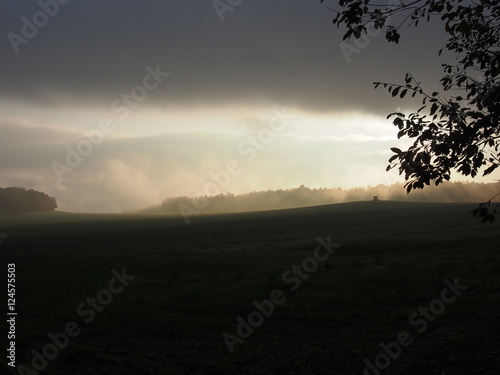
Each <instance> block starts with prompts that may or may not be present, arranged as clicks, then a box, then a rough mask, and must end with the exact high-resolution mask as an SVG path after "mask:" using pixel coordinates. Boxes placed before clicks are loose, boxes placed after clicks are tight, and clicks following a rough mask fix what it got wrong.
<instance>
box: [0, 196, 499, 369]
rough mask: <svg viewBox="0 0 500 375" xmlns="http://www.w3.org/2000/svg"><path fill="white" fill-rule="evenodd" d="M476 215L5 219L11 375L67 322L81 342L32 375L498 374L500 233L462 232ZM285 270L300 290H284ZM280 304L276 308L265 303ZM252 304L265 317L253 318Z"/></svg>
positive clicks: (323, 210)
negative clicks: (12, 302) (120, 280)
mask: <svg viewBox="0 0 500 375" xmlns="http://www.w3.org/2000/svg"><path fill="white" fill-rule="evenodd" d="M475 207H476V205H474V204H420V203H401V202H354V203H345V204H338V205H329V206H319V207H312V208H303V209H295V210H283V211H273V212H257V213H248V214H233V215H215V216H195V217H192V223H191V224H190V225H186V224H185V223H184V220H183V219H182V218H178V217H161V216H157V217H153V216H137V215H84V214H69V213H61V212H55V213H51V214H24V215H9V216H0V232H3V233H8V234H9V237H8V238H6V239H5V240H2V242H1V243H0V260H1V262H0V264H1V267H2V275H3V276H2V277H1V280H3V281H2V282H3V283H5V284H7V281H6V279H7V264H9V263H15V269H16V310H17V312H18V316H17V317H16V350H17V357H16V363H17V364H18V365H20V364H23V365H25V366H26V368H27V367H30V368H32V360H33V358H34V356H35V354H34V353H33V352H32V350H36V351H37V352H38V353H43V351H44V347H45V348H46V351H47V350H48V352H47V353H49V356H50V354H52V352H50V348H49V349H47V345H48V344H51V343H52V341H51V339H50V338H49V336H48V334H49V333H52V334H54V335H56V334H57V333H58V332H62V331H64V330H65V326H66V325H67V323H68V322H74V325H73V328H75V326H76V327H77V329H78V334H76V333H75V332H76V331H77V329H76V328H75V329H74V330H73V331H72V332H73V333H75V334H74V337H69V336H68V339H67V340H66V341H67V342H65V343H64V344H65V345H62V344H61V342H62V341H61V342H59V343H60V344H61V345H62V346H63V348H60V349H57V348H56V350H57V353H56V354H54V356H55V358H54V359H50V360H47V364H46V366H43V367H45V371H42V372H41V373H46V374H55V375H59V374H89V375H90V374H95V375H97V374H106V375H110V374H145V375H146V374H285V375H288V374H289V375H292V374H311V375H312V374H347V375H351V374H356V375H357V374H363V372H364V371H365V367H366V363H365V362H364V361H366V360H367V361H370V362H371V363H372V364H373V363H376V361H377V358H378V362H377V363H379V364H381V365H384V366H385V364H387V366H386V367H387V368H384V369H383V370H378V369H377V368H372V369H371V370H369V371H368V370H366V371H367V372H366V373H367V374H376V373H377V372H376V371H380V373H381V374H429V375H433V374H435V375H441V374H446V375H460V374H467V375H469V374H497V373H498V368H499V366H500V324H499V323H498V320H499V318H500V279H499V277H498V275H499V274H500V251H499V250H500V249H499V235H500V223H496V224H493V225H491V224H481V223H479V222H477V221H476V220H474V219H472V218H470V215H469V212H470V211H471V210H472V209H473V208H475ZM328 236H330V239H331V242H334V243H339V244H341V247H340V248H335V249H334V251H332V253H331V254H329V253H328V250H327V248H325V247H322V248H321V250H320V251H321V256H322V259H323V260H318V259H317V258H314V255H315V250H316V248H317V246H318V245H319V243H318V241H317V238H318V237H320V238H321V239H323V240H324V241H325V242H328V241H327V238H328ZM319 246H321V245H319ZM316 254H318V251H316ZM325 254H326V255H325ZM327 255H328V256H327ZM311 257H312V258H313V259H316V266H314V261H311V260H310V259H311ZM324 258H326V259H324ZM306 259H309V260H306ZM294 265H296V266H302V267H304V268H302V271H301V272H302V273H301V275H305V277H302V276H299V274H298V273H297V274H296V275H292V273H293V272H294V271H293V270H294V269H295V270H297V269H296V268H293V267H294ZM123 268H125V272H126V274H128V275H133V276H135V279H133V280H129V281H125V284H127V283H128V285H125V284H122V285H123V288H120V289H121V290H120V291H119V292H116V293H115V292H113V293H110V292H108V290H109V289H111V288H110V285H111V284H110V280H111V279H113V278H115V279H116V277H115V276H114V274H113V273H112V270H115V271H117V272H118V273H119V274H121V273H122V269H123ZM306 269H307V270H306ZM302 279H303V280H302ZM455 279H457V280H458V282H457V283H458V284H459V285H464V286H467V288H466V289H458V291H457V293H456V294H453V292H452V291H451V290H450V288H449V286H447V285H448V284H446V282H445V280H448V281H449V282H451V284H452V285H453V283H454V280H455ZM297 280H300V281H297ZM114 285H115V287H116V285H118V284H114ZM447 287H448V292H447V294H444V296H446V298H444V297H443V290H444V289H445V288H447ZM116 289H118V288H116ZM2 290H3V291H4V292H3V294H2V306H3V310H2V311H7V306H6V301H7V293H6V285H5V287H2ZM103 290H105V292H101V291H103ZM275 290H278V291H281V292H282V294H279V293H278V294H276V293H277V292H276V293H275V294H273V293H272V292H273V291H275ZM110 295H111V296H112V300H107V299H106V298H109V296H110ZM277 295H280V298H279V301H280V303H279V304H278V303H276V304H272V305H270V303H269V304H266V302H263V301H264V300H269V299H272V296H275V297H276V296H277ZM96 296H97V297H98V301H97V302H96V303H97V305H96V306H97V308H91V307H90V306H91V305H90V304H89V303H88V302H86V301H87V298H88V297H91V298H95V297H96ZM452 297H454V298H452ZM443 298H444V299H443ZM99 299H100V301H101V302H103V301H104V302H105V303H102V304H101V303H99ZM436 299H437V300H439V301H441V302H439V301H438V302H435V301H436ZM276 300H278V298H277V299H276ZM254 301H258V302H259V303H260V305H261V306H267V307H268V310H265V307H263V309H264V311H268V312H269V314H267V315H269V316H264V315H266V314H260V313H254V314H253V315H252V314H251V313H252V312H254V311H258V310H257V307H256V305H255V304H254V303H253V302H254ZM433 301H434V302H433ZM443 301H444V302H443ZM430 304H431V305H430ZM269 306H272V307H269ZM443 306H444V307H443ZM421 307H422V308H426V309H429V311H428V312H427V313H426V314H427V315H424V313H422V311H424V310H419V308H421ZM271 310H273V311H272V313H271ZM90 311H92V313H91V312H90ZM425 311H427V310H425ZM249 314H250V315H251V318H250V320H252V318H253V319H257V321H256V320H254V321H253V322H254V323H258V324H254V325H255V327H254V328H252V327H251V326H247V328H246V329H240V331H244V333H245V336H248V337H245V338H241V341H242V342H243V343H241V342H240V343H236V344H234V345H233V349H234V353H232V354H231V353H230V351H229V350H228V345H226V342H225V341H224V338H223V334H224V333H225V332H226V333H229V334H231V335H234V336H233V337H237V335H238V332H237V328H238V325H239V324H241V321H242V320H243V321H245V322H247V321H248V319H249ZM417 314H418V315H417ZM411 316H413V319H410V317H411ZM238 317H241V318H242V319H240V320H239V321H237V318H238ZM259 317H261V318H262V319H261V322H260V321H258V318H259ZM90 318H92V319H90ZM4 320H5V319H4ZM86 320H88V322H86ZM245 324H248V323H245ZM249 327H250V328H249ZM7 328H8V326H7V323H5V322H4V323H2V325H1V331H0V334H1V339H0V342H1V343H2V352H3V353H5V352H6V350H5V349H7V348H8V344H7ZM424 328H425V329H424ZM252 331H253V332H252ZM249 332H251V333H249ZM401 332H406V333H407V335H406V340H402V342H404V343H405V344H407V345H399V344H394V345H392V346H391V345H389V347H390V348H392V350H393V351H392V358H391V354H387V353H389V352H390V349H387V350H388V351H389V352H384V350H383V349H382V348H381V345H380V343H381V342H382V343H384V344H389V343H391V342H394V341H397V340H398V336H401ZM247 334H248V335H247ZM63 336H64V335H62V336H61V335H60V336H58V337H60V338H61V337H63ZM403 336H404V334H403ZM61 340H62V339H61ZM63 341H64V340H63ZM410 341H411V343H410ZM53 347H55V346H53ZM397 347H399V351H398V350H397V349H395V348H397ZM380 353H385V354H383V355H380ZM40 357H41V356H40ZM384 358H388V360H389V362H388V363H386V362H384ZM1 359H2V361H3V362H7V361H8V360H7V359H6V356H5V355H2V358H1ZM39 359H40V358H39ZM42 360H43V359H42ZM42 364H43V362H42ZM0 366H3V368H2V370H0V373H2V374H3V373H5V374H8V373H9V370H8V368H7V367H6V366H4V364H1V363H0ZM374 366H375V365H374ZM15 373H18V372H15ZM27 373H29V372H27ZM32 373H35V372H32Z"/></svg>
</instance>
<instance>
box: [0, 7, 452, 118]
mask: <svg viewBox="0 0 500 375" xmlns="http://www.w3.org/2000/svg"><path fill="white" fill-rule="evenodd" d="M53 1H55V0H42V1H41V3H43V4H47V3H52V2H53ZM61 2H63V3H67V4H64V5H63V4H59V9H58V12H57V14H55V15H54V16H53V17H48V22H47V24H46V25H45V26H43V27H40V28H39V30H38V32H37V34H36V35H34V36H33V37H32V38H27V40H28V42H27V43H26V44H19V45H17V48H18V49H19V52H18V53H15V52H14V48H13V46H12V43H11V41H10V40H9V37H8V34H9V33H11V32H12V33H15V34H17V35H20V36H22V27H23V25H24V24H25V21H24V20H25V19H27V20H29V21H31V20H33V16H34V15H35V14H36V13H37V12H39V11H40V9H41V6H40V2H37V1H25V2H23V3H21V4H20V3H19V2H18V1H14V0H7V1H4V2H3V3H2V5H0V25H1V26H0V36H1V37H2V39H1V42H0V49H1V51H2V59H1V60H0V95H1V96H3V97H8V98H15V99H18V100H22V101H25V102H31V103H35V104H51V105H56V106H57V105H58V103H59V105H62V104H61V103H60V102H59V101H60V100H61V98H64V105H67V104H68V102H69V103H71V104H72V105H82V106H84V105H88V104H95V105H101V106H107V105H109V103H110V101H112V100H113V99H115V98H116V97H118V96H119V95H120V94H122V93H127V92H129V91H130V89H131V88H133V87H134V86H135V85H137V84H139V83H140V82H141V80H142V78H143V76H144V74H145V71H144V69H145V67H146V66H148V65H149V66H155V65H156V64H159V65H160V66H161V68H162V70H164V71H167V72H170V73H171V75H170V76H169V78H168V82H167V83H166V84H163V85H162V86H161V87H160V88H159V89H158V90H157V91H155V94H154V95H153V96H154V97H153V96H152V97H151V99H148V104H150V105H155V106H157V107H167V106H168V105H186V106H189V105H199V104H207V105H224V104H228V103H232V102H233V103H249V104H252V103H258V104H265V105H268V104H269V103H274V104H282V105H292V106H293V105H296V106H299V107H301V108H304V109H311V110H320V111H329V110H333V111H344V110H359V111H371V112H379V113H386V112H387V110H389V111H390V110H392V109H394V107H396V106H398V105H400V103H399V102H397V101H391V100H389V97H388V96H387V94H386V93H384V92H382V91H381V90H378V91H374V90H373V89H372V85H371V83H372V82H373V81H375V80H379V79H380V80H390V81H398V82H400V81H402V79H403V77H404V74H405V73H406V72H408V71H411V72H414V73H415V74H416V75H417V76H418V77H419V78H421V79H422V80H425V79H428V78H430V80H431V81H432V79H433V78H434V79H435V78H436V77H438V75H437V74H439V73H440V64H439V61H438V60H436V59H435V58H434V57H435V56H437V51H438V49H439V48H440V47H441V46H442V40H443V39H442V38H441V37H440V35H441V34H439V32H438V31H436V30H437V28H436V27H434V26H431V27H430V28H427V29H425V30H424V29H421V30H418V31H419V32H417V33H411V32H410V33H409V34H408V35H406V36H405V35H403V38H402V42H401V45H398V46H395V45H388V44H387V43H386V42H385V40H384V37H383V35H382V34H380V35H378V36H376V37H373V38H372V39H371V40H370V41H369V43H368V44H367V46H366V48H362V49H361V53H359V54H352V55H351V56H350V57H351V58H352V62H351V63H348V62H347V61H346V58H345V56H344V54H343V53H342V51H341V49H340V48H339V44H340V43H341V41H342V30H339V29H337V28H336V27H335V26H334V25H332V24H331V18H332V13H331V12H330V11H329V10H328V9H327V8H326V7H325V6H324V5H322V4H321V3H320V1H319V0H307V1H305V0H293V1H291V0H287V1H277V0H276V1H269V0H265V1H264V0H253V1H243V2H241V4H240V5H238V6H236V7H235V8H234V9H233V11H232V12H226V13H225V14H224V18H225V19H224V21H221V20H220V18H219V16H218V14H217V12H216V11H215V9H214V6H213V3H212V1H199V0H197V1H195V0H182V1H180V0H178V1H168V2H167V1H153V0H149V1H148V0H146V1H130V0H124V1H102V0H99V1H97V0H86V1H78V0H72V1H69V0H65V1H62V0H61ZM223 2H225V1H223ZM23 17H26V18H25V19H23ZM41 20H42V21H43V17H42V18H41ZM10 35H11V39H12V34H10ZM429 35H432V37H431V38H429V37H428V36H429Z"/></svg>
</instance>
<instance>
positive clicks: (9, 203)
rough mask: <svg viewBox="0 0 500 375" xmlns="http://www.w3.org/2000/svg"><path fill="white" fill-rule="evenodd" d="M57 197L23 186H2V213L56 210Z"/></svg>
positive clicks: (0, 201)
mask: <svg viewBox="0 0 500 375" xmlns="http://www.w3.org/2000/svg"><path fill="white" fill-rule="evenodd" d="M56 208H57V203H56V199H55V198H54V197H49V196H48V195H47V194H45V193H42V192H39V191H36V190H31V189H30V190H26V189H25V188H21V187H8V188H0V213H15V212H41V211H54V210H55V209H56Z"/></svg>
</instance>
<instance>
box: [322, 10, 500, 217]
mask: <svg viewBox="0 0 500 375" xmlns="http://www.w3.org/2000/svg"><path fill="white" fill-rule="evenodd" d="M321 2H324V0H321ZM339 5H340V7H341V9H340V10H339V11H335V12H336V16H335V17H334V19H333V23H334V24H337V26H340V25H341V24H342V25H344V26H345V27H346V28H347V31H346V32H345V34H344V40H345V39H348V38H350V37H354V38H360V37H361V36H362V35H363V34H366V32H367V26H368V25H369V24H370V25H373V27H374V28H375V29H385V37H386V39H387V41H388V42H394V43H398V42H399V39H400V36H401V35H400V30H401V27H402V26H403V25H411V26H415V27H416V26H418V25H419V22H420V21H429V20H430V19H431V18H439V19H440V20H441V22H442V25H443V28H444V30H445V31H446V33H447V34H448V40H447V42H446V45H445V46H444V47H443V48H442V49H441V50H440V51H439V55H441V52H442V51H443V50H444V49H445V50H448V51H450V52H451V53H453V54H455V55H456V63H455V64H453V65H450V64H442V66H443V70H444V76H443V77H442V78H441V79H440V84H441V92H432V93H430V92H426V91H425V89H424V88H423V87H422V86H421V83H420V82H419V81H418V80H417V79H416V78H415V77H413V76H412V75H411V74H410V73H408V74H406V78H405V82H404V84H392V83H381V82H375V83H374V84H375V87H376V88H377V87H379V86H381V85H382V86H383V87H386V88H387V89H388V90H389V93H390V94H391V95H392V96H393V97H395V96H399V97H400V98H404V97H405V95H407V94H411V95H412V96H415V95H418V96H420V97H421V98H422V107H421V108H420V109H418V110H417V111H416V112H414V113H410V114H404V113H399V112H397V113H391V114H389V116H388V118H389V117H392V118H393V124H394V125H395V126H397V127H398V129H399V132H398V137H399V138H401V137H408V138H413V139H415V142H414V143H413V145H411V146H410V147H409V148H408V149H407V150H400V149H398V148H392V151H393V152H394V153H395V155H393V156H392V157H391V158H390V159H389V162H390V164H389V166H388V167H387V169H388V170H389V169H392V168H395V167H398V168H399V173H400V174H404V175H405V179H406V181H407V183H406V185H405V187H406V189H407V192H410V191H411V190H412V189H422V188H423V187H424V186H425V185H429V184H430V182H431V181H432V182H434V183H435V184H436V185H438V184H440V183H441V182H443V180H449V179H450V172H451V170H455V171H457V172H459V173H461V174H463V175H465V176H471V177H475V176H476V175H477V174H478V173H479V171H480V170H482V173H483V175H488V174H490V173H491V172H493V171H494V170H495V169H496V168H497V167H498V166H499V163H500V153H499V150H498V146H499V138H500V127H499V116H500V105H499V101H500V85H499V79H498V77H499V74H500V44H499V34H500V2H498V0H413V1H412V0H410V1H401V2H400V3H399V4H397V3H394V2H392V3H391V4H390V5H389V4H387V2H384V1H382V2H381V1H371V0H363V1H360V0H340V1H339ZM420 24H421V23H420ZM418 57H419V56H417V58H418ZM473 75H474V76H473ZM475 77H479V78H475ZM483 168H484V169H483ZM475 214H477V215H479V216H478V217H480V218H483V219H486V221H493V220H494V218H495V216H494V215H495V214H496V212H495V213H493V214H492V213H490V212H488V209H487V205H483V206H481V210H479V211H478V212H475ZM477 215H476V216H477Z"/></svg>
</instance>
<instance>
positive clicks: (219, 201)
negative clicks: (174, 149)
mask: <svg viewBox="0 0 500 375" xmlns="http://www.w3.org/2000/svg"><path fill="white" fill-rule="evenodd" d="M498 188H499V184H498V183H475V182H471V183H468V182H448V183H445V184H443V185H441V186H440V187H439V189H438V188H437V187H436V186H434V185H431V186H429V187H428V188H427V189H425V190H417V191H414V193H413V194H406V191H405V189H404V187H403V184H402V183H396V184H391V185H382V184H380V185H377V186H368V187H357V188H351V189H342V188H340V187H335V188H319V189H311V188H308V187H305V186H304V185H302V186H300V187H298V188H294V189H279V190H267V191H254V192H251V193H247V194H240V195H235V194H231V193H226V194H219V195H215V196H208V197H187V196H180V197H172V198H168V199H166V200H164V201H163V203H162V204H160V205H158V206H154V207H149V208H146V209H144V210H140V211H138V212H140V213H145V214H168V215H179V214H180V211H179V205H181V204H185V205H189V206H193V201H194V200H198V201H202V200H208V202H209V203H208V205H207V206H206V207H205V208H204V209H203V212H204V213H224V212H243V211H260V210H277V209H283V208H296V207H307V206H317V205H323V204H332V203H341V202H352V201H367V200H373V197H374V196H377V197H378V198H379V199H380V200H397V201H406V202H471V203H478V202H481V201H483V200H484V196H488V195H490V194H491V195H494V193H495V192H496V191H498Z"/></svg>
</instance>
